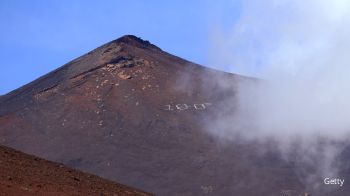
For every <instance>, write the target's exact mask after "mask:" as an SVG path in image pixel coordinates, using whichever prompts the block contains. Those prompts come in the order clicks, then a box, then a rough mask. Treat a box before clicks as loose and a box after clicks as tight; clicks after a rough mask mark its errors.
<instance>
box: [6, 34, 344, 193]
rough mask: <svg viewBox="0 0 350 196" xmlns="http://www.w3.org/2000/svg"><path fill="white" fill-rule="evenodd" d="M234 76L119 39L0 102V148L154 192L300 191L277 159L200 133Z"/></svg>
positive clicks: (127, 38) (250, 146)
mask: <svg viewBox="0 0 350 196" xmlns="http://www.w3.org/2000/svg"><path fill="white" fill-rule="evenodd" d="M213 77H218V78H221V79H222V80H224V81H225V83H227V86H229V87H228V88H224V87H222V85H218V84H217V83H216V82H215V80H212V78H213ZM238 80H247V81H249V80H251V79H250V78H245V77H241V76H238V75H234V74H228V73H223V72H219V71H215V70H211V69H208V68H204V67H202V66H199V65H196V64H193V63H191V62H188V61H186V60H184V59H181V58H178V57H176V56H173V55H170V54H168V53H166V52H164V51H162V50H161V49H159V48H158V47H156V46H154V45H152V44H150V43H149V42H147V41H143V40H141V39H139V38H136V37H135V36H124V37H122V38H119V39H117V40H115V41H112V42H110V43H107V44H105V45H103V46H101V47H99V48H97V49H95V50H94V51H92V52H89V53H88V54H85V55H83V56H82V57H79V58H78V59H76V60H74V61H72V62H70V63H68V64H66V65H64V66H63V67H61V68H59V69H57V70H55V71H53V72H51V73H49V74H47V75H45V76H43V77H41V78H39V79H37V80H35V81H33V82H31V83H29V84H27V85H25V86H23V87H21V88H19V89H17V90H15V91H13V92H11V93H9V94H7V95H4V96H3V97H1V100H0V101H1V102H0V142H1V144H3V145H6V146H10V147H13V148H15V149H18V150H21V151H24V152H26V153H29V154H34V155H37V156H40V157H43V158H45V159H48V160H51V161H56V162H60V163H64V164H67V165H69V166H72V167H75V168H78V169H80V170H83V171H88V172H90V173H93V174H96V175H99V176H101V177H104V178H108V179H110V180H115V181H117V182H120V183H123V184H126V185H129V186H132V187H136V188H139V189H142V190H145V191H147V192H152V193H155V194H156V195H182V196H183V195H259V196H261V195H269V196H270V195H283V194H284V195H286V194H289V193H302V192H303V191H305V190H304V189H305V186H304V185H303V184H302V183H301V182H300V180H299V178H298V176H297V174H296V173H295V172H294V170H293V165H291V164H289V163H286V162H284V161H283V160H282V159H281V158H280V157H279V155H278V153H270V154H266V155H259V153H258V152H259V151H258V149H259V145H258V144H245V143H237V142H235V143H232V144H230V145H222V144H221V143H219V142H217V141H216V140H215V138H213V137H212V136H211V135H209V134H208V133H207V132H206V131H204V130H203V122H208V121H210V120H211V119H212V117H213V114H215V112H217V111H218V110H219V109H220V107H222V105H221V103H222V101H223V100H224V99H225V97H228V96H234V94H235V90H234V89H235V88H234V87H235V84H236V83H237V81H238ZM345 189H346V188H344V190H345ZM346 190H349V189H346ZM337 194H338V193H337ZM319 195H320V194H319ZM338 195H347V194H345V193H343V192H340V193H339V194H338Z"/></svg>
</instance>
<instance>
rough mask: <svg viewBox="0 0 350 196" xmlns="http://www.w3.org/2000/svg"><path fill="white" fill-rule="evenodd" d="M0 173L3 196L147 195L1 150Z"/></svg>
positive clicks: (0, 147)
mask: <svg viewBox="0 0 350 196" xmlns="http://www.w3.org/2000/svg"><path fill="white" fill-rule="evenodd" d="M0 171H1V172H0V195H4V196H11V195H13V196H18V195H23V196H24V195H35V196H37V195H55V196H58V195H82V196H83V195H84V196H85V195H115V196H117V195H121V196H124V195H125V196H127V195H130V196H135V195H139V196H147V195H150V194H147V193H144V192H142V191H138V190H134V189H132V188H129V187H126V186H123V185H120V184H117V183H113V182H111V181H108V180H104V179H102V178H100V177H97V176H95V175H90V174H87V173H83V172H80V171H77V170H74V169H70V168H68V167H66V166H64V165H60V164H57V163H53V162H50V161H46V160H43V159H40V158H38V157H34V156H31V155H27V154H24V153H21V152H19V151H16V150H13V149H11V148H7V147H4V146H0Z"/></svg>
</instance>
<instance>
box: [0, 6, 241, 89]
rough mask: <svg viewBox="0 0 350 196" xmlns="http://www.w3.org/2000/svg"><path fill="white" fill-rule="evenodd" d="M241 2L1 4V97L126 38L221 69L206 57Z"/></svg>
mask: <svg viewBox="0 0 350 196" xmlns="http://www.w3.org/2000/svg"><path fill="white" fill-rule="evenodd" d="M240 9H241V8H240V1H239V0H227V1H225V0H224V1H220V2H219V1H209V0H193V1H185V0H179V1H172V2H170V1H161V0H149V1H145V0H143V1H142V0H128V1H122V0H101V1H89V0H69V1H68V0H61V1H46V0H31V1H26V0H13V1H1V2H0V25H1V31H0V58H1V61H0V67H1V71H0V95H3V94H6V93H8V92H10V91H12V90H15V89H17V88H19V87H21V86H23V85H25V84H27V83H29V82H31V81H33V80H35V79H36V78H38V77H40V76H42V75H44V74H46V73H48V72H50V71H52V70H54V69H56V68H58V67H60V66H62V65H64V64H65V63H67V62H69V61H71V60H73V59H75V58H77V57H79V56H81V55H83V54H85V53H87V52H89V51H91V50H93V49H95V48H96V47H98V46H100V45H102V44H104V43H106V42H109V41H111V40H114V39H117V38H119V37H121V36H123V35H126V34H132V35H136V36H138V37H141V38H142V39H145V40H149V41H150V42H151V43H153V44H155V45H157V46H159V47H160V48H162V49H163V50H165V51H167V52H169V53H172V54H174V55H177V56H180V57H182V58H185V59H187V60H190V61H193V62H195V63H199V64H202V65H206V66H209V67H213V68H217V69H221V70H225V66H224V65H222V64H221V65H219V63H218V65H215V61H213V60H212V57H213V56H215V55H212V56H211V55H210V53H211V52H212V48H213V47H212V39H211V38H212V36H213V34H215V31H217V29H220V31H225V29H229V28H231V27H232V26H233V25H234V24H235V22H236V20H237V18H239V14H240Z"/></svg>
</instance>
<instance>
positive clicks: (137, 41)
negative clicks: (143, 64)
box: [112, 35, 161, 50]
mask: <svg viewBox="0 0 350 196" xmlns="http://www.w3.org/2000/svg"><path fill="white" fill-rule="evenodd" d="M112 42H113V43H124V44H127V45H132V46H136V47H140V48H150V49H156V50H161V49H160V48H159V47H157V46H156V45H153V44H152V43H150V42H149V41H148V40H143V39H141V38H140V37H137V36H135V35H124V36H122V37H120V38H118V39H116V40H114V41H112Z"/></svg>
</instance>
